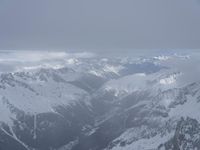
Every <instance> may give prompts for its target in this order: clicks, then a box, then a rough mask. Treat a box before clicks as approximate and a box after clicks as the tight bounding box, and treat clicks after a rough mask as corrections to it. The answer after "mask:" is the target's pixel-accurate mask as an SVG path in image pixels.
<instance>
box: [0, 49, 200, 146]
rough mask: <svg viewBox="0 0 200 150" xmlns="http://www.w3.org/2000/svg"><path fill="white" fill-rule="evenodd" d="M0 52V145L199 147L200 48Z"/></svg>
mask: <svg viewBox="0 0 200 150" xmlns="http://www.w3.org/2000/svg"><path fill="white" fill-rule="evenodd" d="M16 53H18V52H16ZM2 55H4V56H5V55H9V56H10V58H7V59H6V60H4V59H3V58H1V57H0V70H1V73H0V150H200V69H199V63H200V57H199V54H198V53H197V54H196V53H187V54H186V53H184V54H182V53H172V54H161V55H160V54H159V55H154V56H148V57H146V56H130V57H117V56H107V57H104V56H97V55H95V54H90V53H74V54H70V53H60V54H54V53H52V54H51V55H48V56H47V55H46V54H44V55H45V56H46V57H43V56H42V59H37V60H35V59H34V60H29V59H28V58H27V56H28V55H23V56H24V61H22V60H23V57H22V58H20V57H19V59H18V60H13V59H12V57H15V55H13V54H3V53H2ZM20 55H21V54H20ZM33 55H34V52H32V54H29V56H30V58H33V57H32V56H33ZM21 56H22V55H21ZM40 56H41V55H40ZM54 56H57V57H54ZM25 57H26V58H25ZM36 58H38V57H37V56H36ZM39 58H41V57H39ZM25 59H27V60H25ZM51 59H53V60H51ZM36 62H37V63H36ZM8 67H9V68H12V69H7V68H8Z"/></svg>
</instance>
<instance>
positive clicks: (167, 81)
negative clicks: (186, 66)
mask: <svg viewBox="0 0 200 150" xmlns="http://www.w3.org/2000/svg"><path fill="white" fill-rule="evenodd" d="M180 75H181V73H174V74H170V75H169V76H167V77H165V78H161V79H160V80H159V83H160V84H163V85H170V84H173V83H175V82H176V79H177V77H178V76H180Z"/></svg>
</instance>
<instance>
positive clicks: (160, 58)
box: [154, 55, 170, 61]
mask: <svg viewBox="0 0 200 150" xmlns="http://www.w3.org/2000/svg"><path fill="white" fill-rule="evenodd" d="M154 59H156V60H161V61H165V60H168V59H170V57H169V56H164V55H161V56H155V57H154Z"/></svg>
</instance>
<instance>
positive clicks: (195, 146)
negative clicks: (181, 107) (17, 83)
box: [158, 118, 200, 150]
mask: <svg viewBox="0 0 200 150" xmlns="http://www.w3.org/2000/svg"><path fill="white" fill-rule="evenodd" d="M158 149H159V150H161V149H166V150H199V149H200V124H199V122H198V121H197V120H195V119H191V118H186V119H183V118H182V119H181V120H180V121H179V122H178V124H177V127H176V131H175V134H174V137H173V138H172V139H171V140H169V141H168V142H166V143H165V144H162V145H160V146H159V148H158Z"/></svg>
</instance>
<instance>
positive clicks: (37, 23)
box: [0, 0, 200, 52]
mask: <svg viewBox="0 0 200 150" xmlns="http://www.w3.org/2000/svg"><path fill="white" fill-rule="evenodd" d="M154 48H156V49H168V48H170V49H174V48H184V49H187V48H193V49H194V48H195V49H198V48H200V2H199V1H198V0H0V49H1V50H5V49H15V50H20V49H23V50H26V49H27V50H34V49H37V50H43V49H44V50H72V51H73V50H79V49H81V50H82V49H83V50H87V49H89V50H90V51H95V52H96V51H101V50H108V49H109V50H114V49H116V50H123V49H128V50H133V49H154Z"/></svg>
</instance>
